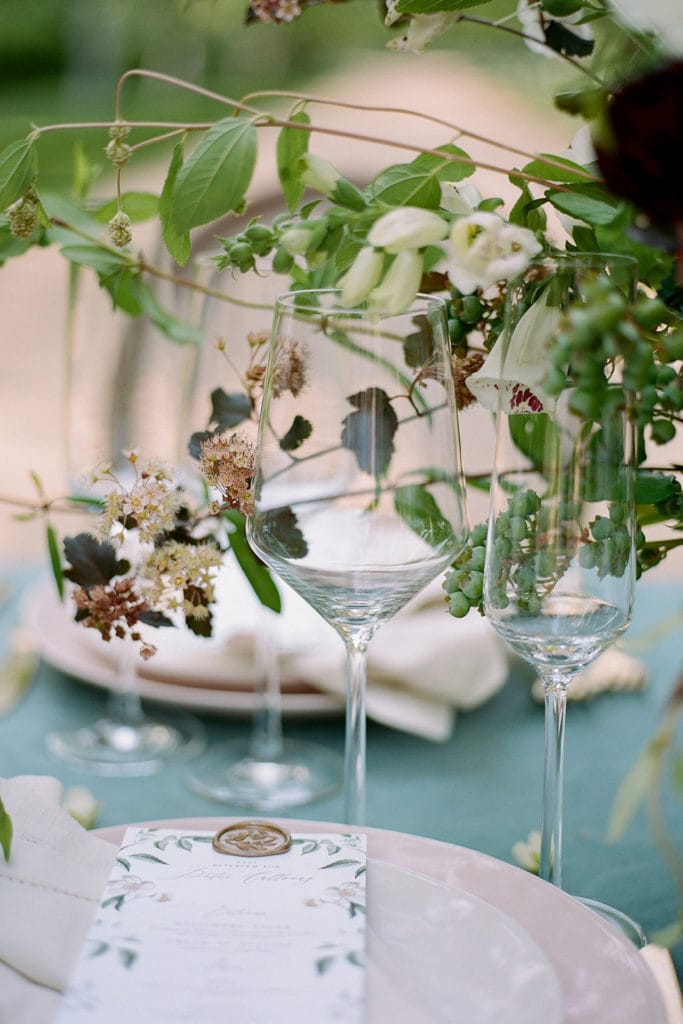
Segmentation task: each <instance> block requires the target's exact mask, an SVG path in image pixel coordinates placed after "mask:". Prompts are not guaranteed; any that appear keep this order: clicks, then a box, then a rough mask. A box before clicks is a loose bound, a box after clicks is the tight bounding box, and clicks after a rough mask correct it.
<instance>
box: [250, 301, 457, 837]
mask: <svg viewBox="0 0 683 1024" xmlns="http://www.w3.org/2000/svg"><path fill="white" fill-rule="evenodd" d="M254 489H255V510H254V513H253V515H251V516H250V517H249V522H248V537H249V540H250V543H251V544H252V546H253V548H254V549H255V551H256V552H257V554H258V555H259V556H260V557H261V558H262V559H263V560H264V561H265V562H266V564H267V565H269V566H270V567H271V569H273V570H274V571H275V572H276V573H277V574H278V575H279V576H280V577H281V578H282V579H283V580H284V581H285V582H286V583H288V584H289V585H290V586H291V587H292V588H293V589H294V590H295V591H297V593H299V594H300V595H301V597H303V599H304V600H305V601H306V602H308V603H309V604H310V605H311V606H312V607H313V608H314V609H315V610H316V611H317V612H318V613H319V614H320V615H321V616H322V617H323V619H325V620H326V621H327V622H329V623H330V624H331V625H332V626H333V627H334V628H335V629H336V631H337V632H338V633H339V635H340V636H341V638H342V639H343V641H344V644H345V646H346V652H347V682H348V685H347V709H346V741H345V765H344V802H345V809H344V814H345V820H346V821H347V822H349V823H356V824H360V823H362V822H363V819H364V814H365V808H364V800H365V678H366V652H367V647H368V644H369V642H370V640H371V638H372V636H373V635H374V633H375V631H376V630H377V629H378V627H379V626H380V625H381V624H382V623H383V622H385V621H386V620H387V619H389V618H390V617H391V616H392V615H394V614H395V613H396V612H397V611H398V610H399V609H400V608H401V607H403V605H405V604H406V603H407V601H408V600H409V599H410V598H411V597H413V596H414V595H415V594H417V593H418V592H419V591H420V590H421V589H422V588H423V587H424V586H425V585H426V584H427V583H429V582H430V581H431V580H433V579H434V578H435V577H437V576H438V575H439V574H440V573H441V572H442V571H443V570H444V569H445V568H446V567H447V566H448V565H449V564H450V562H452V560H453V559H454V557H456V555H457V554H458V553H459V552H460V551H461V550H462V547H463V545H464V542H465V538H466V534H467V526H466V513H465V503H464V486H463V479H462V472H461V461H460V447H459V436H458V429H457V417H456V409H455V396H454V388H453V379H452V373H451V365H450V352H449V345H448V334H447V323H446V318H445V306H444V303H443V302H442V301H441V300H440V299H437V298H432V297H430V296H418V297H417V298H416V299H415V301H414V302H413V304H412V305H411V306H410V308H409V309H408V310H407V311H406V312H403V313H387V312H385V311H382V310H372V309H368V308H367V307H366V306H364V305H363V306H359V307H351V308H349V307H345V306H343V305H341V303H340V295H339V293H338V292H337V291H336V290H334V289H329V290H327V289H322V290H310V291H299V292H291V293H287V294H285V295H282V296H280V297H279V299H278V300H277V303H276V309H275V316H274V321H273V328H272V336H271V346H270V354H269V362H268V369H267V373H266V379H265V384H264V397H263V403H262V407H261V412H260V422H259V436H258V444H257V456H256V472H255V481H254Z"/></svg>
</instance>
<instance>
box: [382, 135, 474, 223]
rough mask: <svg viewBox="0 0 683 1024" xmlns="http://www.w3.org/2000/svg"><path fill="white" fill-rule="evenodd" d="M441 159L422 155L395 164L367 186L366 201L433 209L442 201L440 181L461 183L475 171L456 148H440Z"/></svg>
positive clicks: (449, 146)
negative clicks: (406, 161) (403, 162)
mask: <svg viewBox="0 0 683 1024" xmlns="http://www.w3.org/2000/svg"><path fill="white" fill-rule="evenodd" d="M439 151H440V152H442V153H443V154H444V156H443V157H438V156H434V155H433V154H431V153H422V154H421V155H420V156H418V157H416V159H415V160H413V161H411V163H409V164H394V166H393V167H388V168H387V169H386V170H385V171H382V172H381V173H380V174H378V175H377V177H376V178H375V179H374V180H373V181H372V182H371V183H370V185H369V187H368V198H369V199H370V200H371V201H379V202H382V203H387V204H388V205H390V206H422V207H426V208H429V209H436V207H438V206H439V203H440V202H441V186H440V183H441V182H442V181H462V180H463V178H467V177H469V175H470V174H472V172H473V171H474V165H473V164H472V163H469V162H467V161H466V160H465V161H463V160H462V159H459V158H462V157H465V158H467V153H466V152H465V151H464V150H463V149H459V148H458V147H457V146H451V145H448V146H441V147H439Z"/></svg>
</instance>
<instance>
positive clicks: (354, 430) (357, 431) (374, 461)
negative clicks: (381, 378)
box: [341, 388, 398, 478]
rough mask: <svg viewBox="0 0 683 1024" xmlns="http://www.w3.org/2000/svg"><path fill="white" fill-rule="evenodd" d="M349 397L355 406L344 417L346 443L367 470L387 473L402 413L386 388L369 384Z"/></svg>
mask: <svg viewBox="0 0 683 1024" xmlns="http://www.w3.org/2000/svg"><path fill="white" fill-rule="evenodd" d="M347 401H348V402H349V403H350V404H351V405H352V406H353V407H354V409H355V412H350V413H349V414H348V416H346V417H345V418H344V420H343V421H342V436H341V443H342V447H344V448H348V450H349V451H352V452H353V453H354V455H355V456H356V461H357V462H358V465H359V467H360V468H361V469H362V470H363V472H364V473H369V474H370V475H371V476H374V477H377V478H379V477H381V476H384V474H385V473H386V471H387V470H388V468H389V463H390V462H391V457H392V455H393V454H394V434H395V433H396V430H397V429H398V416H397V415H396V413H395V411H394V407H393V406H392V404H391V400H390V398H389V396H388V395H387V393H386V391H383V390H382V389H381V388H366V389H365V391H358V392H356V394H355V395H349V397H348V398H347Z"/></svg>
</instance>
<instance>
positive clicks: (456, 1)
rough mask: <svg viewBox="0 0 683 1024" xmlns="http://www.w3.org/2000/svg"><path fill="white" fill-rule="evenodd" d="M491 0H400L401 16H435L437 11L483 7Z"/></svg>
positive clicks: (398, 5) (398, 8)
mask: <svg viewBox="0 0 683 1024" xmlns="http://www.w3.org/2000/svg"><path fill="white" fill-rule="evenodd" d="M489 2H490V0H398V4H397V7H396V9H397V10H398V11H400V12H401V14H434V13H436V12H437V11H463V10H465V8H466V7H482V6H483V5H484V4H487V3H489Z"/></svg>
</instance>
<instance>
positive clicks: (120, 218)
mask: <svg viewBox="0 0 683 1024" xmlns="http://www.w3.org/2000/svg"><path fill="white" fill-rule="evenodd" d="M109 237H110V238H111V240H112V243H113V244H114V245H115V246H116V247H117V248H118V249H123V248H124V247H125V246H126V245H128V244H129V243H130V242H131V241H132V240H133V232H132V231H131V229H130V217H129V216H128V214H127V213H124V212H123V210H119V212H118V213H115V214H114V216H113V217H112V219H111V220H110V221H109Z"/></svg>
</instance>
